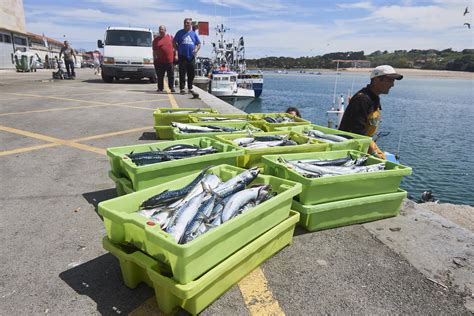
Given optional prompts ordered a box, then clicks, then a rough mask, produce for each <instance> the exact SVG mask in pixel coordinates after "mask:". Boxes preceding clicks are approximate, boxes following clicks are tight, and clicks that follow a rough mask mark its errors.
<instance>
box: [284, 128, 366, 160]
mask: <svg viewBox="0 0 474 316" xmlns="http://www.w3.org/2000/svg"><path fill="white" fill-rule="evenodd" d="M312 129H315V130H318V131H321V132H323V133H325V134H339V135H347V136H350V137H352V139H350V140H347V141H345V142H340V143H329V146H330V149H331V150H358V151H361V152H363V153H366V152H367V151H368V150H369V145H370V143H371V142H372V138H371V137H368V136H363V135H359V134H354V133H349V132H345V131H340V130H337V129H333V128H328V127H324V126H319V125H316V124H311V125H305V126H286V127H277V128H275V130H276V131H293V132H297V133H301V134H304V132H307V131H309V130H312ZM304 135H305V136H307V135H306V134H304ZM308 137H309V136H308ZM321 141H324V140H321Z"/></svg>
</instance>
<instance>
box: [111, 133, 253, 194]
mask: <svg viewBox="0 0 474 316" xmlns="http://www.w3.org/2000/svg"><path fill="white" fill-rule="evenodd" d="M177 144H187V145H196V146H199V147H201V148H206V147H209V146H213V147H214V148H216V149H217V150H218V152H217V153H215V154H208V155H203V156H197V157H190V158H183V159H179V160H172V161H165V162H160V163H155V164H149V165H144V166H137V165H135V164H134V163H133V162H132V160H131V159H129V158H128V157H127V156H126V154H129V153H130V152H131V151H133V152H135V153H140V152H146V151H150V148H153V149H164V148H166V147H168V146H171V145H177ZM243 153H244V151H243V150H242V149H240V148H239V147H238V146H233V145H231V144H227V143H224V142H221V141H217V140H215V139H211V138H207V137H199V138H191V139H185V140H179V141H171V142H160V143H153V144H140V145H131V146H123V147H113V148H108V149H107V155H108V156H109V160H110V164H111V167H112V172H113V173H114V174H115V175H117V176H121V177H124V178H127V179H128V180H130V181H131V184H132V188H133V191H138V190H143V189H146V188H149V187H151V186H154V185H157V184H160V183H164V182H168V181H171V180H174V179H178V178H180V177H182V176H186V175H188V174H191V173H194V172H196V171H201V170H202V169H204V168H206V167H207V166H209V165H210V164H213V165H220V164H228V165H234V166H235V165H237V157H238V156H241V155H243ZM117 161H118V163H117Z"/></svg>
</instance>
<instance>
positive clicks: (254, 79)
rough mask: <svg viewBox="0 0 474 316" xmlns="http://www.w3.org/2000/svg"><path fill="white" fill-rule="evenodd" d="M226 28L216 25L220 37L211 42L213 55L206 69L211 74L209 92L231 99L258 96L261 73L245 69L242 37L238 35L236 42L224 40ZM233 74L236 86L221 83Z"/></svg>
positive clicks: (260, 85)
mask: <svg viewBox="0 0 474 316" xmlns="http://www.w3.org/2000/svg"><path fill="white" fill-rule="evenodd" d="M227 30H229V29H228V28H226V27H224V25H223V24H220V25H218V26H217V27H216V35H218V36H220V39H219V40H218V41H217V43H212V46H213V56H212V58H211V65H210V70H209V71H208V73H210V75H211V85H210V92H211V93H212V94H214V95H216V96H218V95H219V97H221V98H226V99H230V98H231V99H233V100H237V99H239V98H241V99H248V98H258V97H260V95H261V94H262V91H263V73H262V72H255V73H254V72H249V71H248V70H247V65H246V62H245V45H244V38H243V37H240V39H239V40H238V41H237V42H236V41H235V40H232V42H226V41H225V40H224V33H225V32H226V31H227ZM234 74H235V75H236V76H237V78H236V81H235V83H236V87H235V85H233V84H231V83H229V84H223V82H222V81H226V80H227V79H226V78H229V81H230V80H231V79H232V80H233V78H234V77H233V76H234ZM224 86H226V87H227V89H229V90H228V91H227V93H224V91H223V89H224ZM216 89H217V90H216ZM223 94H226V96H223Z"/></svg>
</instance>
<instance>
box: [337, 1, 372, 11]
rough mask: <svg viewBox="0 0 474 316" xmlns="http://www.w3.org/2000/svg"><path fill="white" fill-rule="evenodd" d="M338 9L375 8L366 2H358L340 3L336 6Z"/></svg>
mask: <svg viewBox="0 0 474 316" xmlns="http://www.w3.org/2000/svg"><path fill="white" fill-rule="evenodd" d="M336 6H337V7H339V8H341V9H366V10H372V9H374V8H375V7H374V6H373V5H372V3H370V2H368V1H365V2H356V3H350V4H347V3H338V4H336Z"/></svg>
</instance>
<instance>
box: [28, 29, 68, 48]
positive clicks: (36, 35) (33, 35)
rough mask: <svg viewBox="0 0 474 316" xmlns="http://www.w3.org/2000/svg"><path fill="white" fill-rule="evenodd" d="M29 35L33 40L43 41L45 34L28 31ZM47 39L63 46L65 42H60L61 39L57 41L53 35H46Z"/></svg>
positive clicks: (51, 42)
mask: <svg viewBox="0 0 474 316" xmlns="http://www.w3.org/2000/svg"><path fill="white" fill-rule="evenodd" d="M27 35H28V37H29V38H31V39H33V40H37V41H40V42H43V36H42V35H38V34H35V33H31V32H28V34H27ZM45 38H46V40H47V41H48V43H49V44H50V45H51V44H54V45H58V46H63V43H62V42H60V41H57V40H55V39H54V38H51V37H47V36H45Z"/></svg>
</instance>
